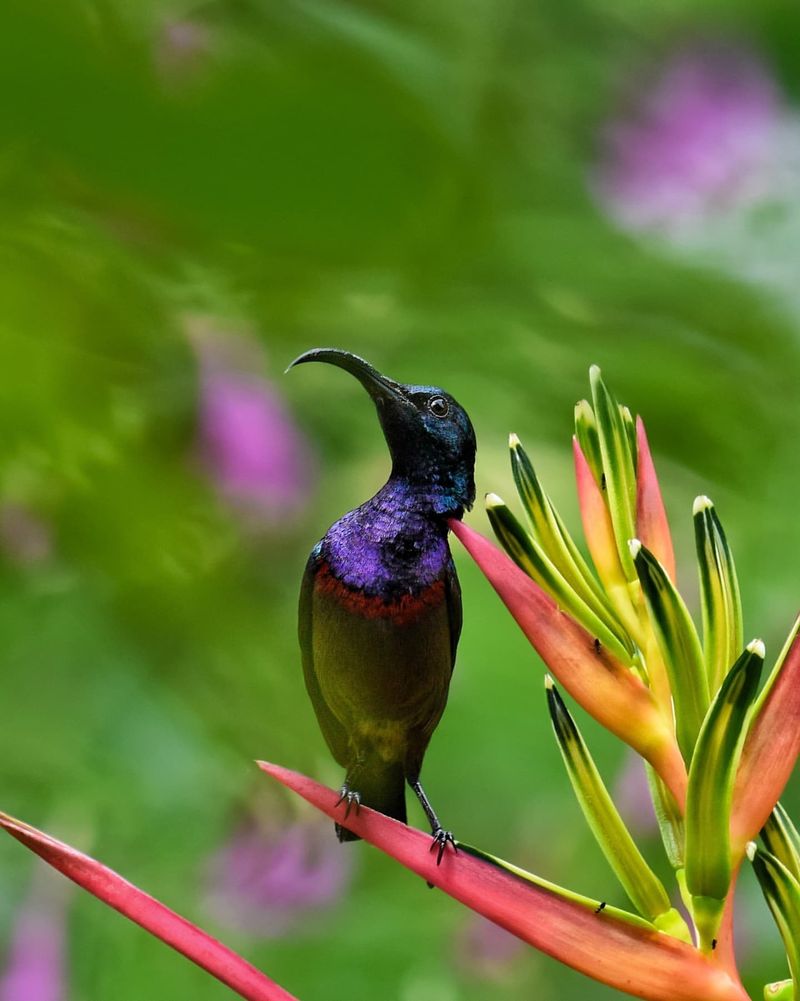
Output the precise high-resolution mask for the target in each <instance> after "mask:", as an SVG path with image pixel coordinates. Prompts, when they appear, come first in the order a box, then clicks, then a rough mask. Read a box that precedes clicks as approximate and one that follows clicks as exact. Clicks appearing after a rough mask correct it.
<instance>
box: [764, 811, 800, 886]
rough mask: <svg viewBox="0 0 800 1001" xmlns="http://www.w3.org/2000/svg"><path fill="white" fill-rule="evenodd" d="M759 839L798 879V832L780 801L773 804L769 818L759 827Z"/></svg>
mask: <svg viewBox="0 0 800 1001" xmlns="http://www.w3.org/2000/svg"><path fill="white" fill-rule="evenodd" d="M761 840H762V841H763V842H764V847H765V848H766V849H767V851H768V852H769V853H770V854H771V855H774V856H775V858H777V859H778V861H779V862H782V863H783V865H785V866H786V868H787V869H788V870H789V872H790V873H791V874H792V875H793V876H794V878H795V879H796V880H798V881H800V833H798V831H797V828H796V827H795V826H794V824H793V823H792V821H791V819H790V817H789V814H788V813H787V812H786V810H784V808H783V807H782V806H781V804H780V803H776V804H775V809H774V810H773V811H772V813H771V814H770V816H769V820H767V822H766V824H764V826H763V827H762V828H761Z"/></svg>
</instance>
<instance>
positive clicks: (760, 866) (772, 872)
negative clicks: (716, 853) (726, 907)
mask: <svg viewBox="0 0 800 1001" xmlns="http://www.w3.org/2000/svg"><path fill="white" fill-rule="evenodd" d="M747 857H748V858H749V859H750V861H751V862H752V863H753V870H754V871H755V874H756V877H757V878H758V882H759V883H760V884H761V890H762V892H763V894H764V897H765V899H766V901H767V904H768V905H769V909H770V910H771V911H772V916H773V918H774V919H775V924H776V925H777V926H778V931H780V933H781V938H782V939H783V945H784V948H785V949H786V958H787V959H788V960H789V972H790V973H791V974H792V980H793V981H794V989H795V994H796V993H797V989H798V985H799V984H800V883H798V881H797V880H796V879H795V878H794V876H793V875H792V874H791V873H790V872H789V870H788V869H787V868H786V866H785V865H783V863H782V862H779V861H778V859H776V858H775V856H774V855H772V854H771V853H770V852H767V851H762V850H760V849H759V848H758V847H757V845H756V843H755V842H754V841H751V842H750V843H749V844H748V846H747Z"/></svg>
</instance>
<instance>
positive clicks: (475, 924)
mask: <svg viewBox="0 0 800 1001" xmlns="http://www.w3.org/2000/svg"><path fill="white" fill-rule="evenodd" d="M523 952H525V945H524V944H523V943H522V942H521V941H520V939H518V938H516V937H515V936H514V935H512V934H511V933H510V932H507V931H506V930H505V928H501V927H500V926H499V925H496V924H494V922H492V921H488V920H487V919H486V918H483V917H481V916H480V915H477V914H476V915H473V916H472V917H471V918H470V920H469V921H468V923H467V924H466V925H464V926H463V927H462V928H461V930H460V932H459V935H458V939H457V942H456V960H457V963H458V966H459V967H460V968H461V969H462V970H463V971H464V973H466V974H467V975H468V976H470V977H480V978H481V979H482V980H492V981H501V980H503V979H505V977H506V975H507V974H508V973H509V972H510V969H511V967H512V966H513V965H514V963H515V961H516V960H517V959H519V957H520V956H521V955H522V953H523Z"/></svg>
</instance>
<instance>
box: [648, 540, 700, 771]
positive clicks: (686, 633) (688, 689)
mask: <svg viewBox="0 0 800 1001" xmlns="http://www.w3.org/2000/svg"><path fill="white" fill-rule="evenodd" d="M630 553H631V556H632V557H633V562H634V566H635V568H636V573H637V574H638V576H639V581H640V583H641V585H642V593H643V594H644V598H645V603H646V604H647V611H648V614H649V617H650V624H651V626H652V628H653V633H654V634H655V637H656V641H657V642H658V648H659V650H660V651H661V657H662V659H663V661H664V666H665V667H666V669H667V674H668V675H669V683H670V688H671V689H672V697H673V700H674V705H675V726H676V731H677V735H678V744H679V745H680V749H681V751H682V753H683V756H684V759H685V760H686V761H687V762H689V761H691V759H692V753H693V751H694V745H695V741H696V740H697V735H698V733H699V732H700V727H701V726H702V723H703V719H704V717H705V714H706V709H707V708H708V701H709V696H708V680H707V678H706V672H705V666H704V663H703V651H702V648H701V647H700V640H699V638H698V636H697V630H696V629H695V627H694V623H693V622H692V618H691V616H690V615H689V611H688V609H687V608H686V605H685V604H684V602H683V598H681V596H680V594H679V593H678V591H677V590H676V588H675V585H674V584H673V583H672V581H671V580H670V579H669V576H668V574H667V572H666V570H665V569H664V568H663V567H662V566H661V564H660V563H659V562H658V560H657V559H656V558H655V556H653V554H652V553H651V552H650V551H649V550H648V549H646V548H645V547H644V546H643V545H642V544H641V542H639V540H638V539H632V540H631V542H630Z"/></svg>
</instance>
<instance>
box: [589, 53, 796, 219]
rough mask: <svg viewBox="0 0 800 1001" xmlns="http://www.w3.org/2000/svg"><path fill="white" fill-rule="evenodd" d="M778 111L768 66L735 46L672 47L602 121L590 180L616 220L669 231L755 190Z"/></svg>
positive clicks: (762, 187) (749, 197) (766, 164)
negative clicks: (625, 103)
mask: <svg viewBox="0 0 800 1001" xmlns="http://www.w3.org/2000/svg"><path fill="white" fill-rule="evenodd" d="M783 117H784V108H783V105H782V101H781V97H780V94H779V91H778V88H777V85H776V83H775V80H774V78H773V76H772V74H771V73H770V71H769V69H768V67H767V66H766V64H765V63H764V62H763V60H762V59H760V58H759V57H758V56H757V55H756V54H755V52H753V51H752V50H751V49H749V48H747V47H745V46H744V45H741V44H737V43H734V42H728V41H724V40H715V41H702V42H694V43H692V44H688V45H685V46H683V47H681V48H679V49H678V50H677V51H676V52H674V53H673V54H672V55H671V56H670V57H669V58H668V59H667V60H666V62H665V63H664V64H663V65H662V66H661V68H660V70H659V71H658V72H657V73H656V74H655V76H654V77H652V78H651V79H650V80H649V82H648V81H644V82H643V81H641V80H639V81H637V82H636V87H635V91H634V93H633V94H632V97H631V100H630V101H629V102H628V106H627V108H626V109H625V110H623V111H622V113H620V114H619V115H617V116H616V117H615V118H613V119H612V120H611V121H610V122H609V123H608V124H607V125H606V126H605V128H604V130H603V133H602V137H601V139H602V142H601V147H602V151H601V158H600V162H599V164H598V166H597V168H596V171H595V174H594V177H593V187H594V190H595V192H596V193H597V196H598V198H599V200H600V202H601V204H602V205H603V207H604V208H605V209H606V211H607V212H608V214H609V215H610V216H611V217H612V218H614V219H615V220H616V221H617V222H618V223H619V224H621V225H622V226H623V227H624V228H629V229H633V230H655V231H661V232H666V233H671V232H673V231H675V230H680V229H681V227H683V226H685V225H687V224H692V223H693V222H694V223H696V222H697V221H698V220H702V219H703V217H706V216H709V215H715V214H717V213H724V212H725V211H726V210H727V209H729V208H731V207H738V206H741V205H746V204H750V203H752V202H754V201H758V200H759V199H761V198H763V197H764V195H765V193H767V192H768V190H769V188H770V186H771V184H772V174H773V168H774V161H775V157H776V145H777V144H779V134H780V131H781V126H782V122H783Z"/></svg>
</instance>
